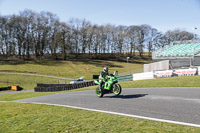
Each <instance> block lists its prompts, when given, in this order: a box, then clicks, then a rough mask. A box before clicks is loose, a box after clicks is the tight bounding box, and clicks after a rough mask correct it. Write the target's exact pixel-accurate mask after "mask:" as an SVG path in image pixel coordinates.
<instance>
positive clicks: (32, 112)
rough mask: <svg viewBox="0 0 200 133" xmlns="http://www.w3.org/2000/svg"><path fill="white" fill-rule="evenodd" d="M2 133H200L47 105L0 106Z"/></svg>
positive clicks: (141, 120) (8, 104)
mask: <svg viewBox="0 0 200 133" xmlns="http://www.w3.org/2000/svg"><path fill="white" fill-rule="evenodd" d="M0 108H1V111H0V132H1V133H14V132H15V133H16V132H19V133H27V132H40V133H47V132H48V133H58V132H61V133H69V132H101V133H102V132H104V133H107V132H110V133H112V132H130V133H133V132H136V133H141V132H142V133H146V132H148V133H169V132H171V133H199V132H200V128H195V127H189V126H182V125H175V124H169V123H163V122H156V121H149V120H143V119H137V118H131V117H124V116H118V115H111V114H105V113H98V112H91V111H85V110H79V109H72V108H66V107H56V106H49V105H36V104H22V103H0Z"/></svg>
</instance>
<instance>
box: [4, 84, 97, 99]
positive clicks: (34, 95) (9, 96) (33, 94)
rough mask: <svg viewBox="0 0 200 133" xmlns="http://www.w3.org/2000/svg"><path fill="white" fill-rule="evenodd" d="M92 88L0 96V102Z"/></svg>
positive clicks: (90, 88) (91, 88) (92, 88)
mask: <svg viewBox="0 0 200 133" xmlns="http://www.w3.org/2000/svg"><path fill="white" fill-rule="evenodd" d="M94 88H95V87H94V86H93V87H85V88H81V89H74V90H69V91H57V92H21V93H12V94H5V95H1V96H0V101H13V100H19V99H26V98H32V97H39V96H45V95H52V94H57V93H63V92H73V91H84V90H94ZM94 92H95V91H94ZM94 95H95V93H94Z"/></svg>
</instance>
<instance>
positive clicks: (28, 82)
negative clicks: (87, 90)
mask: <svg viewBox="0 0 200 133" xmlns="http://www.w3.org/2000/svg"><path fill="white" fill-rule="evenodd" d="M58 81H59V79H55V78H48V77H38V76H28V75H15V74H0V87H7V86H13V85H19V86H20V87H22V88H23V89H24V90H32V89H33V88H34V87H36V86H37V83H48V84H55V83H58ZM63 81H64V80H63ZM65 81H66V82H69V81H67V80H65Z"/></svg>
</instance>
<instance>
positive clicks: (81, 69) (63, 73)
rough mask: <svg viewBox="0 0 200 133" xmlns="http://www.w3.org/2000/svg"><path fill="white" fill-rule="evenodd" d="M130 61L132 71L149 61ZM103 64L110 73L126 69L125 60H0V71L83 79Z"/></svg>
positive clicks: (96, 71) (100, 68)
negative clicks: (81, 77)
mask: <svg viewBox="0 0 200 133" xmlns="http://www.w3.org/2000/svg"><path fill="white" fill-rule="evenodd" d="M132 62H134V63H131V61H130V62H129V67H130V70H131V71H134V70H138V69H142V68H143V64H144V63H148V62H149V61H148V60H141V59H137V60H136V59H135V60H132ZM103 64H104V65H106V66H108V67H109V68H110V73H113V71H116V70H117V71H118V72H119V73H123V72H127V71H128V67H127V63H126V62H118V61H103V60H84V61H22V62H0V71H3V72H21V73H35V74H43V75H52V76H59V77H66V78H79V77H80V76H84V77H85V79H92V75H94V74H99V73H100V72H101V71H102V68H103ZM86 68H89V71H88V72H86V71H85V69H86ZM0 81H1V79H0Z"/></svg>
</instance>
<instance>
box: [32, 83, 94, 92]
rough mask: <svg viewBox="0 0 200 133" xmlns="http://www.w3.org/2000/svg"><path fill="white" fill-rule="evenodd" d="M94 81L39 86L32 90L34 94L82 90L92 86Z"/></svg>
mask: <svg viewBox="0 0 200 133" xmlns="http://www.w3.org/2000/svg"><path fill="white" fill-rule="evenodd" d="M94 85H95V83H94V81H87V82H82V83H75V84H40V83H38V84H37V86H36V87H35V88H34V91H35V92H54V91H65V90H73V89H78V88H84V87H89V86H94Z"/></svg>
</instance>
